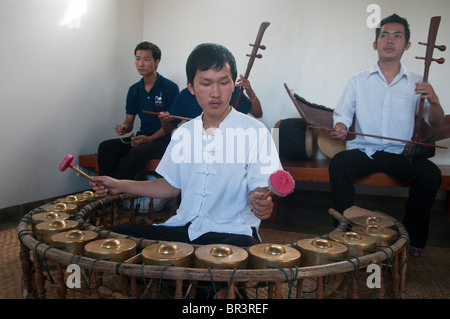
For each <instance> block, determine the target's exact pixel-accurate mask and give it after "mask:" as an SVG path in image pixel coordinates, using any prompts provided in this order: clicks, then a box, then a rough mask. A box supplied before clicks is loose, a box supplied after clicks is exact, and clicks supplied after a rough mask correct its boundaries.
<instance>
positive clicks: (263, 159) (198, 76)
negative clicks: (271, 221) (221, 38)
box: [91, 43, 282, 247]
mask: <svg viewBox="0 0 450 319" xmlns="http://www.w3.org/2000/svg"><path fill="white" fill-rule="evenodd" d="M186 74H187V86H188V88H189V91H190V92H191V94H193V95H195V97H196V99H197V101H198V103H199V105H200V106H201V107H202V109H203V113H202V114H201V115H200V116H198V117H196V118H195V119H192V120H191V121H189V122H187V123H185V124H183V125H182V126H180V127H179V128H178V129H177V131H176V132H175V133H174V134H173V136H172V140H171V142H170V144H169V146H168V147H167V149H166V152H165V154H164V156H163V158H162V159H161V162H160V164H159V165H158V167H157V169H156V172H157V173H158V174H160V175H161V176H162V177H163V178H161V179H156V180H150V181H131V180H115V179H112V178H109V177H105V176H100V177H93V178H92V179H93V181H92V182H91V186H92V188H93V189H94V190H95V191H97V193H98V194H99V195H106V193H107V191H108V190H109V191H110V192H112V193H114V194H118V193H132V194H136V195H139V196H144V197H151V198H173V197H177V196H178V195H179V194H180V193H181V204H180V206H179V208H178V210H177V213H176V215H175V216H172V217H171V218H169V219H168V220H167V221H166V222H165V223H164V224H161V225H135V224H122V225H118V226H116V227H113V229H112V231H113V232H117V233H121V234H126V235H130V236H133V237H137V238H147V239H156V240H168V241H181V242H187V243H192V244H202V245H204V244H216V243H226V244H230V245H236V246H242V247H245V246H252V245H254V244H257V243H260V238H259V235H258V228H259V225H260V221H261V220H262V219H267V218H269V217H270V215H271V213H272V208H273V203H272V199H271V197H268V198H267V199H262V197H263V196H264V194H265V193H266V192H267V190H268V179H269V176H270V174H271V173H272V172H274V171H275V170H279V169H282V167H281V164H280V160H279V157H278V153H277V151H276V147H275V145H274V143H273V141H272V138H271V135H270V132H269V131H268V130H267V128H266V127H265V126H264V125H263V124H262V123H261V122H259V121H258V120H256V119H254V118H252V117H250V116H247V115H245V114H242V113H240V112H237V111H236V110H234V108H233V107H231V106H230V99H231V95H232V93H233V90H234V87H235V81H236V77H237V71H236V62H235V60H234V57H233V55H232V54H231V53H230V52H229V51H228V50H227V49H226V48H224V47H223V46H220V45H217V44H210V43H207V44H201V45H199V46H197V47H196V48H195V49H194V50H193V51H192V53H191V54H190V56H189V58H188V60H187V63H186ZM96 181H97V182H100V183H101V185H103V186H97V185H96V184H95V182H96Z"/></svg>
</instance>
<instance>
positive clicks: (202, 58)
mask: <svg viewBox="0 0 450 319" xmlns="http://www.w3.org/2000/svg"><path fill="white" fill-rule="evenodd" d="M226 63H228V65H229V66H230V70H231V77H232V79H233V82H236V78H237V69H236V61H235V59H234V56H233V54H232V53H231V52H230V51H229V50H228V49H227V48H225V47H224V46H222V45H220V44H215V43H202V44H199V45H198V46H197V47H196V48H195V49H194V50H193V51H192V52H191V54H190V55H189V57H188V59H187V62H186V76H187V81H188V82H189V83H191V84H193V83H194V78H195V74H196V73H197V71H198V70H200V71H206V70H209V69H214V70H221V69H222V68H223V67H224V66H225V64H226Z"/></svg>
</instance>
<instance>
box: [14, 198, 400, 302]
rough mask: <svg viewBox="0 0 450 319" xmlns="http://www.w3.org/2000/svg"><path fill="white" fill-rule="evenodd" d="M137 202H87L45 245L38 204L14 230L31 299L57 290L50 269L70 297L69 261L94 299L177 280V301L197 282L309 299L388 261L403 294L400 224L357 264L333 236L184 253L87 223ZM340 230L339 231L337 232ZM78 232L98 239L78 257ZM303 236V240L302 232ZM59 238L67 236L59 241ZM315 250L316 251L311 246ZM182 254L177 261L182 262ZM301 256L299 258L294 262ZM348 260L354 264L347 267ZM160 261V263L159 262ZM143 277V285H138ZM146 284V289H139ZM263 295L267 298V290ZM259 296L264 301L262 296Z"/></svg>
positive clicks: (203, 247)
mask: <svg viewBox="0 0 450 319" xmlns="http://www.w3.org/2000/svg"><path fill="white" fill-rule="evenodd" d="M134 198H135V195H132V194H120V195H112V196H106V197H103V198H102V199H98V200H95V201H93V202H90V203H89V204H87V205H86V206H84V207H82V208H79V209H78V211H77V212H76V213H75V214H73V215H70V217H71V218H73V219H74V220H70V219H67V220H59V219H56V220H55V221H57V222H58V223H69V222H76V223H78V225H82V226H83V227H82V229H80V226H78V227H77V228H74V229H64V231H60V232H57V233H55V234H52V237H50V240H48V239H46V240H45V241H44V239H43V238H42V235H43V232H42V231H41V229H39V230H35V229H32V223H30V222H29V221H30V220H31V217H32V216H33V215H37V213H42V209H41V208H40V207H37V208H36V209H35V210H32V211H31V212H29V213H28V214H26V215H25V216H24V217H23V218H22V220H21V221H20V222H19V223H18V227H17V229H18V238H19V241H20V245H21V253H20V257H21V262H22V272H23V276H22V278H23V280H24V282H23V287H24V295H30V294H32V295H33V296H34V295H35V294H36V295H37V296H38V297H39V298H45V294H46V291H47V294H49V293H50V292H51V291H53V290H52V289H48V287H45V284H46V280H45V278H49V277H48V275H49V272H50V271H51V272H52V273H51V275H52V277H53V279H54V280H55V281H56V285H57V289H56V293H57V294H58V297H59V298H65V297H66V293H65V291H67V289H66V288H64V287H65V278H67V276H66V274H65V273H64V271H65V269H68V268H67V267H68V266H70V265H72V264H76V265H77V266H79V267H80V268H81V270H82V272H81V274H85V275H84V276H86V275H87V274H89V277H88V278H87V277H84V279H85V282H83V281H82V282H81V284H82V286H83V287H89V295H90V296H91V298H100V297H102V296H104V297H106V298H111V297H116V296H117V297H118V298H123V297H125V298H127V296H126V295H127V294H128V298H129V297H130V296H132V298H143V297H144V298H145V296H147V289H148V291H149V293H148V294H150V293H155V296H156V292H157V291H158V289H159V288H161V289H162V287H163V286H165V285H166V281H168V282H171V281H174V282H176V284H175V289H174V290H175V292H174V294H173V295H172V296H173V298H186V297H187V296H189V297H190V298H194V296H195V294H193V291H195V290H196V283H197V282H214V283H216V284H217V283H221V284H222V285H228V288H229V289H228V290H227V291H228V292H229V294H228V296H229V297H230V296H231V297H230V298H234V297H238V296H239V294H238V293H237V292H238V291H239V290H240V289H245V292H246V294H247V295H248V296H250V298H252V297H253V296H252V294H251V293H252V292H254V291H255V289H256V290H259V288H258V287H264V288H261V291H262V290H264V291H265V292H266V291H267V296H268V297H269V298H271V297H272V294H273V295H274V296H275V297H276V298H279V297H282V298H295V297H296V296H297V298H299V296H304V295H306V296H307V298H311V297H312V298H325V297H326V296H327V295H328V294H329V293H330V290H332V289H334V288H326V289H323V288H325V286H323V285H328V287H330V282H329V280H331V281H332V282H331V283H332V285H333V287H339V285H342V284H343V282H342V280H339V279H338V278H339V275H340V274H347V273H348V274H353V275H354V276H355V274H356V273H357V272H356V271H355V270H356V269H355V267H359V269H364V268H365V267H367V266H368V265H371V264H374V263H375V264H378V265H379V266H380V267H385V266H384V263H389V265H386V266H389V267H391V266H392V267H393V268H392V269H393V270H394V269H398V271H399V276H397V277H395V278H393V281H390V282H389V283H387V284H388V285H392V287H393V288H394V289H397V293H395V296H399V294H401V292H403V291H404V279H405V276H406V272H405V271H406V267H403V265H404V264H405V263H406V261H407V258H406V247H407V243H408V238H407V233H406V230H405V229H404V227H403V226H402V224H401V223H396V229H397V230H398V234H397V236H396V237H395V238H394V241H393V243H392V245H391V246H388V247H382V246H377V249H374V250H373V251H371V249H367V251H366V252H365V253H366V254H365V255H363V256H360V257H358V260H357V262H356V260H354V259H353V257H350V256H349V255H345V254H342V255H340V254H339V253H340V252H339V251H334V250H333V249H330V247H331V248H333V247H336V246H337V245H339V244H340V243H338V242H337V241H335V240H333V239H332V234H331V233H330V234H329V235H330V236H328V239H324V238H309V239H308V240H307V245H308V249H303V250H302V242H301V240H298V242H297V241H292V243H289V244H283V245H282V244H273V243H264V242H263V243H262V245H255V246H252V247H234V246H230V245H223V244H215V245H193V250H194V252H193V253H192V248H191V247H189V250H185V248H184V247H185V246H184V244H180V243H173V242H156V241H154V240H147V239H140V238H128V237H126V236H124V235H121V234H117V233H114V232H112V231H110V230H108V229H102V228H101V226H100V228H99V227H98V226H94V225H91V224H89V223H87V222H86V221H85V218H86V217H89V215H90V214H91V212H92V211H93V210H98V209H100V208H102V207H103V206H105V205H111V204H116V203H118V202H121V201H123V200H128V199H134ZM380 214H381V215H383V214H382V213H380ZM333 216H334V217H335V218H336V219H337V220H339V223H340V224H342V223H348V226H351V225H352V224H351V221H349V219H346V218H344V217H343V216H342V215H340V214H339V215H336V216H338V217H336V216H335V215H333ZM354 216H357V215H354ZM366 216H369V215H366ZM36 217H37V216H36ZM48 222H50V221H48ZM342 225H343V224H342ZM355 227H357V226H354V228H355ZM55 228H56V227H55ZM342 228H343V227H342ZM338 229H341V227H339V228H337V229H336V231H337V230H338ZM58 230H59V229H58ZM77 231H80V232H83V233H85V235H86V233H87V232H88V231H94V232H95V233H97V234H98V237H97V238H95V239H93V240H91V241H89V242H87V243H85V244H84V249H83V252H82V253H81V254H80V253H79V251H74V250H70V249H71V248H69V247H66V245H67V246H69V245H70V244H69V243H71V242H76V241H77V240H78V238H79V237H81V238H83V236H81V233H80V232H77ZM352 232H353V230H352ZM62 233H67V235H62ZM342 234H344V232H342ZM56 235H58V236H56ZM299 235H301V238H304V234H299ZM360 235H361V234H360ZM59 236H64V237H65V238H64V239H60V237H59ZM363 237H364V236H363ZM99 238H100V239H99ZM89 240H90V239H89ZM350 240H352V239H350ZM352 241H353V240H352ZM313 243H314V244H313ZM311 246H312V247H314V249H315V251H313V250H312V249H311ZM342 246H344V247H345V249H344V250H347V251H348V250H350V249H349V248H347V247H346V246H345V245H343V244H342ZM138 248H139V249H138ZM291 248H292V249H295V250H296V251H297V253H296V254H295V256H294V257H292V258H291V257H290V256H291V253H292V250H291ZM147 252H150V254H149V256H147ZM323 252H326V256H325V257H322V255H323ZM368 252H369V253H368ZM321 253H322V254H321ZM309 254H310V255H311V256H313V255H314V254H316V256H314V257H308V256H310V255H309ZM178 255H179V256H180V259H177V256H178ZM354 255H356V254H354ZM188 256H191V257H190V258H191V263H190V264H189V263H187V264H185V263H178V261H180V262H181V259H183V258H186V259H189V257H188ZM298 256H300V259H298V258H297V257H298ZM155 260H156V261H155ZM351 260H353V262H349V261H351ZM158 262H161V263H160V264H154V263H158ZM48 265H51V267H54V266H56V268H53V270H52V269H47V267H48ZM167 266H170V267H167ZM53 271H56V275H57V276H54V274H53ZM356 275H357V274H356ZM117 276H118V277H119V278H118V277H117ZM139 278H142V279H145V280H139ZM340 278H343V277H342V276H341V277H340ZM316 279H317V280H316ZM127 280H128V281H127ZM111 281H112V282H113V283H115V286H110V285H109V284H110V282H111ZM391 282H392V284H391ZM383 283H384V281H383ZM52 284H53V283H52ZM121 284H122V285H125V286H124V288H123V290H121V289H120V288H119V287H117V285H121ZM146 284H148V285H146ZM130 285H131V286H130ZM143 285H144V286H145V287H142V286H143ZM311 286H312V288H311ZM109 287H112V288H113V291H112V290H107V289H110V288H109ZM137 287H141V288H143V289H144V290H145V291H144V292H142V291H140V290H138V289H137ZM167 287H168V288H167V289H172V287H174V286H173V285H168V286H167ZM216 287H220V286H216ZM222 287H223V286H222ZM182 288H183V289H182ZM184 288H186V289H184ZM105 289H106V290H105ZM336 289H337V288H336ZM351 289H352V290H353V288H351ZM120 291H122V292H120ZM287 291H291V292H292V294H291V293H288V294H287ZM233 292H235V293H233ZM265 292H264V293H265ZM74 293H77V289H75V290H74ZM141 293H142V294H141ZM152 296H153V295H152ZM260 296H262V297H263V298H264V296H263V293H261V294H260ZM88 298H89V297H88ZM256 298H259V297H258V295H257V296H256Z"/></svg>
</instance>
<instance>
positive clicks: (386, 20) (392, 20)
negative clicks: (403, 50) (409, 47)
mask: <svg viewBox="0 0 450 319" xmlns="http://www.w3.org/2000/svg"><path fill="white" fill-rule="evenodd" d="M387 23H400V24H402V25H403V26H404V27H405V39H406V43H408V42H409V39H410V37H411V31H410V30H409V24H408V21H407V20H406V19H405V18H402V17H400V16H398V15H397V14H395V13H394V14H393V15H390V16H389V17H386V18H384V19H383V20H381V22H380V27H379V28H376V30H375V42H377V41H378V37H379V36H380V32H381V27H382V26H384V25H385V24H387Z"/></svg>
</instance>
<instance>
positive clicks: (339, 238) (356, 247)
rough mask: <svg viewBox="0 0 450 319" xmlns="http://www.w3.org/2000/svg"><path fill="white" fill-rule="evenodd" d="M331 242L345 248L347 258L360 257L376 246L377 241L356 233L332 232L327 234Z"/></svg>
mask: <svg viewBox="0 0 450 319" xmlns="http://www.w3.org/2000/svg"><path fill="white" fill-rule="evenodd" d="M328 237H329V238H330V239H331V240H334V241H336V242H338V243H340V244H343V245H345V246H347V249H348V250H347V256H354V257H361V256H364V255H367V254H369V253H370V251H371V250H373V249H375V248H376V246H377V240H376V239H375V238H374V237H372V236H369V235H365V234H360V233H356V232H352V231H349V232H341V231H333V232H331V233H329V234H328Z"/></svg>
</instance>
